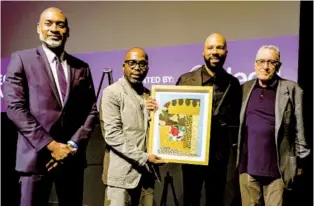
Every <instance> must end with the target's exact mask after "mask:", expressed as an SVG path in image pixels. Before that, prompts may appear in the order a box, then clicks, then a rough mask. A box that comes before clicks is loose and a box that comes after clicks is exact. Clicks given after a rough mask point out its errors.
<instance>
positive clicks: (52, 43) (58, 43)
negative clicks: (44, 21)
mask: <svg viewBox="0 0 314 206" xmlns="http://www.w3.org/2000/svg"><path fill="white" fill-rule="evenodd" d="M39 40H40V41H41V42H43V43H44V44H46V46H47V47H48V48H51V49H55V48H58V47H60V46H62V44H63V42H65V40H64V41H62V39H60V40H53V39H48V38H46V39H45V37H44V36H43V34H42V33H40V34H39Z"/></svg>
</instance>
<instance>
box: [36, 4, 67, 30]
mask: <svg viewBox="0 0 314 206" xmlns="http://www.w3.org/2000/svg"><path fill="white" fill-rule="evenodd" d="M56 15H57V16H60V17H62V18H63V19H64V20H65V22H66V26H68V25H67V24H68V23H67V18H66V16H65V15H64V13H63V12H62V11H61V9H58V8H56V7H50V8H47V9H45V10H44V11H43V12H42V13H41V14H40V18H39V23H40V22H41V21H44V20H45V19H46V18H47V16H48V17H49V16H56Z"/></svg>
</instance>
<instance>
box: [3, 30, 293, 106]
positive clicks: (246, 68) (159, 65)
mask: <svg viewBox="0 0 314 206" xmlns="http://www.w3.org/2000/svg"><path fill="white" fill-rule="evenodd" d="M298 39H299V38H298V36H283V37H273V38H261V39H249V40H238V41H228V50H229V53H228V57H227V60H226V63H225V69H226V70H227V72H229V73H231V74H232V75H234V76H235V77H237V78H238V79H239V80H240V82H241V83H244V82H246V81H247V80H250V79H252V78H255V73H254V67H253V65H254V59H255V55H256V52H257V50H258V48H259V47H261V46H262V45H269V44H272V45H276V46H278V47H279V49H280V51H281V61H282V67H281V70H280V72H279V75H280V76H281V77H283V78H286V79H290V80H294V81H297V74H298V49H299V48H298V42H299V40H298ZM146 51H147V53H148V55H149V65H150V70H149V73H148V75H147V78H146V79H145V80H144V83H145V85H146V86H147V87H148V88H151V85H153V84H168V85H173V84H175V83H176V81H177V79H178V77H179V76H180V75H181V74H183V73H186V72H189V71H190V70H192V69H193V68H195V67H196V66H198V65H199V66H200V65H202V64H203V55H202V52H203V44H193V45H180V46H171V47H158V48H146ZM125 52H126V50H120V51H107V52H94V53H81V54H73V55H74V56H76V57H78V58H80V59H82V60H84V61H86V62H87V63H88V64H89V65H90V68H91V70H92V75H93V79H94V84H95V89H96V91H97V89H98V85H99V83H100V79H101V75H102V71H103V69H104V68H106V67H109V68H111V69H112V71H113V80H114V81H117V80H118V79H119V78H120V77H121V76H122V63H123V60H124V54H125ZM8 63H9V58H2V59H1V74H0V75H1V76H0V78H1V79H0V83H1V90H0V92H1V93H0V95H1V111H2V112H5V111H6V109H5V104H4V101H3V94H2V85H3V83H4V82H5V73H6V70H7V65H8ZM107 85H108V82H107V77H106V78H105V81H104V83H103V86H102V87H105V86H107Z"/></svg>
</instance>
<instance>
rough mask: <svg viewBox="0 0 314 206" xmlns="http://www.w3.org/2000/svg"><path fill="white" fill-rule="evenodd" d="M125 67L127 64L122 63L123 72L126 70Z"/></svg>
mask: <svg viewBox="0 0 314 206" xmlns="http://www.w3.org/2000/svg"><path fill="white" fill-rule="evenodd" d="M124 67H125V64H122V71H123V72H124V69H125V68H124Z"/></svg>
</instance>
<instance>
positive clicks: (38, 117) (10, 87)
mask: <svg viewBox="0 0 314 206" xmlns="http://www.w3.org/2000/svg"><path fill="white" fill-rule="evenodd" d="M65 58H66V59H67V64H68V65H69V68H70V69H69V70H70V71H69V77H70V78H69V79H70V80H69V83H68V90H67V95H66V98H65V102H64V107H62V104H61V101H60V98H59V95H58V91H57V87H56V84H55V82H54V79H53V75H52V72H51V69H50V66H49V63H48V59H47V57H46V55H45V53H44V51H43V48H42V46H40V47H38V48H33V49H29V50H24V51H17V52H14V53H13V54H12V56H11V61H10V63H9V65H8V71H7V75H6V82H5V85H4V98H5V101H6V104H7V115H8V117H9V118H10V119H11V120H12V121H13V123H14V124H15V125H16V127H17V129H18V132H19V135H18V143H17V156H16V170H17V171H21V172H38V171H40V169H42V168H44V166H45V164H46V163H47V161H48V160H49V158H51V156H50V155H47V154H49V152H48V151H46V150H47V149H46V145H47V144H48V143H49V142H51V141H52V140H56V141H59V142H63V143H66V142H67V141H68V140H73V141H75V142H76V143H78V145H79V149H78V152H77V154H75V156H76V158H77V160H78V163H81V164H84V163H85V148H86V143H87V140H88V138H89V136H90V133H91V131H92V130H93V128H94V125H95V121H96V119H97V118H98V112H97V108H96V97H95V91H94V85H93V81H92V76H91V72H90V69H89V66H88V64H87V63H85V62H83V61H81V60H79V59H77V58H75V57H73V56H71V55H69V54H65ZM45 151H46V152H45ZM44 153H45V154H46V155H41V154H44ZM44 156H45V157H44Z"/></svg>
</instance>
